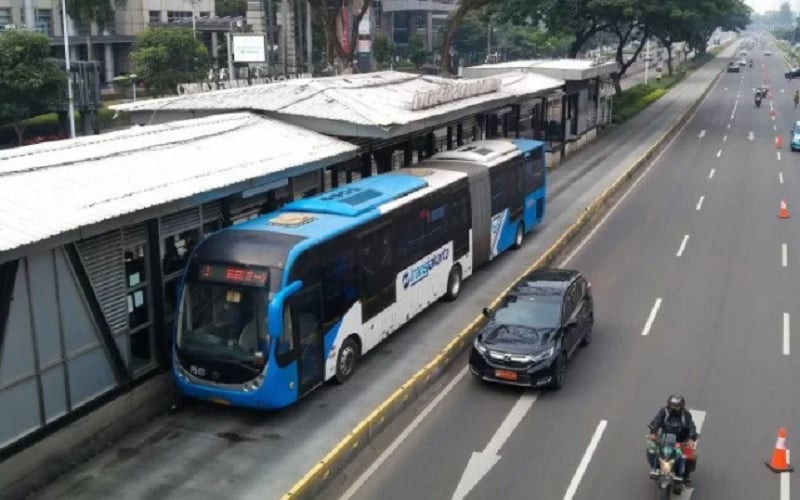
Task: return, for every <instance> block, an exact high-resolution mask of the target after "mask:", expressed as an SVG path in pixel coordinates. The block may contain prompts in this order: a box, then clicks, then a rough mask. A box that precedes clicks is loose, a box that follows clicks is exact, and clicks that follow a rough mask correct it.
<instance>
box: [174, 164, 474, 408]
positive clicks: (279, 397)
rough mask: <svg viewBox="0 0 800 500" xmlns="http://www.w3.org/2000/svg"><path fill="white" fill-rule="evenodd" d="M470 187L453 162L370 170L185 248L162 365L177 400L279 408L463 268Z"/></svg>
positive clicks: (340, 370)
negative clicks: (169, 361) (168, 357)
mask: <svg viewBox="0 0 800 500" xmlns="http://www.w3.org/2000/svg"><path fill="white" fill-rule="evenodd" d="M469 196H470V192H469V186H468V182H467V176H466V175H465V174H463V173H458V172H452V171H437V170H434V169H431V170H424V169H415V170H414V171H400V172H393V173H388V174H381V175H378V176H373V177H369V178H366V179H362V180H360V181H357V182H354V183H351V184H348V185H345V186H341V187H339V188H336V189H333V190H331V191H328V192H326V193H322V194H319V195H316V196H313V197H310V198H307V199H303V200H298V201H296V202H293V203H290V204H289V205H287V206H286V207H284V208H283V209H281V210H279V211H277V212H274V213H272V214H267V215H264V216H262V217H259V218H257V219H254V220H251V221H248V222H245V223H242V224H240V225H237V226H233V227H231V228H227V229H224V230H222V231H219V232H217V233H214V234H212V235H210V236H209V237H208V238H206V240H204V241H203V242H201V243H200V244H199V245H198V246H197V248H196V249H195V251H194V252H193V254H192V256H191V258H190V263H189V265H188V267H187V270H186V273H185V277H184V283H183V285H182V292H181V301H180V306H179V309H178V313H177V314H178V318H177V320H176V335H175V339H176V340H175V352H174V354H175V356H174V374H175V378H176V380H177V384H178V387H179V388H180V390H181V391H182V392H183V393H184V394H186V395H187V396H189V397H193V398H197V399H203V400H207V401H212V402H216V403H219V404H226V405H233V406H248V407H254V408H264V409H271V408H281V407H285V406H288V405H290V404H292V403H293V402H295V401H297V400H298V399H299V398H300V397H302V396H303V395H305V394H307V393H308V392H310V391H312V390H313V389H314V388H315V387H317V386H319V385H320V384H322V383H324V382H325V381H328V380H336V381H338V382H343V381H345V380H346V379H347V378H349V376H350V375H351V374H352V373H353V370H354V367H355V363H356V362H357V360H358V358H359V357H360V356H361V355H362V354H364V353H366V352H368V351H369V350H371V349H372V348H374V347H375V346H376V345H378V344H379V343H380V342H381V341H383V340H384V339H385V338H387V337H388V336H389V335H390V334H391V333H393V332H394V331H396V330H397V329H398V328H400V327H401V326H402V325H404V324H405V323H406V322H408V321H409V320H410V319H411V318H413V317H414V316H415V315H417V314H419V313H420V312H421V311H422V310H424V309H425V308H427V307H428V306H429V305H431V304H432V303H434V302H436V301H437V300H438V299H440V298H442V297H445V296H448V297H450V298H453V299H454V298H455V297H457V296H458V293H459V292H460V283H461V280H462V279H465V278H467V277H469V276H470V275H471V274H472V260H473V259H472V254H471V241H472V231H471V227H470V220H471V219H470V204H469Z"/></svg>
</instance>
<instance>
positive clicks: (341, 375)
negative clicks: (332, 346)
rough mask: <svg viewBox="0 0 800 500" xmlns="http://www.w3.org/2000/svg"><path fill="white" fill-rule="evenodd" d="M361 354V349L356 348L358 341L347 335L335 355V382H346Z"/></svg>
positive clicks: (354, 369)
mask: <svg viewBox="0 0 800 500" xmlns="http://www.w3.org/2000/svg"><path fill="white" fill-rule="evenodd" d="M360 355H361V350H360V349H359V348H358V343H357V342H356V341H355V340H354V339H353V338H352V337H348V338H346V339H345V341H344V342H343V343H342V347H341V348H339V354H338V355H337V356H336V376H335V377H334V378H333V380H334V382H336V383H337V384H344V383H345V382H347V379H349V378H350V377H351V376H352V375H353V372H355V371H356V364H357V363H358V358H359V357H360Z"/></svg>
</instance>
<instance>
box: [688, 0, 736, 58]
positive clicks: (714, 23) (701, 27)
mask: <svg viewBox="0 0 800 500" xmlns="http://www.w3.org/2000/svg"><path fill="white" fill-rule="evenodd" d="M751 12H752V10H751V9H750V7H748V6H747V5H746V4H745V3H744V2H743V1H742V0H703V1H698V2H696V3H695V4H694V8H692V10H691V11H690V12H689V14H688V16H687V22H686V28H687V30H688V31H687V37H688V39H687V40H686V41H687V42H689V45H690V46H691V47H692V48H694V49H696V50H697V52H698V53H699V54H705V52H706V49H707V47H708V40H709V38H711V35H712V34H713V33H714V30H716V29H717V28H721V29H723V30H726V31H738V30H743V29H745V28H746V27H747V25H748V24H750V14H751Z"/></svg>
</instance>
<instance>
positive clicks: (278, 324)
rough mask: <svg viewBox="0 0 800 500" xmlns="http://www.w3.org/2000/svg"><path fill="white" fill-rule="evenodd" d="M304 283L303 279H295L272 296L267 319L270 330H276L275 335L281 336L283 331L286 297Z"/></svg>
mask: <svg viewBox="0 0 800 500" xmlns="http://www.w3.org/2000/svg"><path fill="white" fill-rule="evenodd" d="M302 285H303V283H302V282H301V281H294V282H292V283H290V284H288V285H287V286H286V287H284V288H282V289H281V290H280V291H279V292H278V293H276V294H275V296H274V297H273V298H272V301H270V303H269V305H268V306H267V312H268V313H269V316H268V320H267V321H268V322H269V331H270V332H275V335H277V336H279V337H280V335H281V332H283V306H284V303H285V302H286V299H288V298H289V296H291V295H292V294H293V293H295V292H296V291H298V290H299V289H300V287H301V286H302Z"/></svg>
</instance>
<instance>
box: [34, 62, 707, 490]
mask: <svg viewBox="0 0 800 500" xmlns="http://www.w3.org/2000/svg"><path fill="white" fill-rule="evenodd" d="M722 64H723V63H722V62H720V61H716V62H713V63H711V64H710V65H708V66H707V67H705V68H703V69H701V70H700V71H698V72H697V73H696V74H694V75H692V76H691V77H690V78H689V79H688V80H687V81H685V82H683V83H682V84H681V85H679V86H678V87H676V88H675V89H674V90H673V91H672V92H670V93H669V94H667V96H665V97H664V98H663V99H661V100H659V101H658V102H656V103H655V104H653V105H652V106H650V107H649V108H647V110H645V111H644V112H643V113H642V114H641V115H639V116H637V117H636V118H634V119H633V120H631V121H630V122H629V123H627V124H625V125H624V126H621V127H619V128H617V129H615V130H614V131H613V132H611V133H609V134H608V135H606V136H604V137H603V138H602V139H600V140H599V141H598V142H596V143H595V144H593V145H591V146H588V147H587V148H586V149H584V150H583V151H581V152H579V153H577V154H575V155H574V156H573V157H572V158H571V159H569V160H567V161H566V162H565V163H564V164H562V165H561V166H560V167H559V168H558V169H557V170H556V171H554V172H553V173H552V174H551V176H550V180H549V183H550V187H551V188H552V189H551V199H550V201H549V206H548V209H547V210H548V215H547V221H546V223H545V225H544V226H543V227H542V228H541V229H539V230H538V231H537V232H536V234H535V236H533V237H531V238H529V239H528V240H527V241H526V242H525V244H524V245H523V248H522V249H521V250H520V251H517V252H513V253H512V254H509V255H507V256H505V257H503V258H501V259H498V261H497V262H495V263H494V264H492V265H491V266H488V267H487V268H484V269H482V270H481V271H479V272H478V273H477V274H476V276H474V277H473V278H472V279H470V280H468V281H467V282H465V287H464V290H463V291H462V295H461V297H460V298H459V300H458V301H457V302H455V303H453V304H438V305H436V306H434V307H432V308H431V309H430V310H429V311H427V312H426V313H424V314H423V315H421V316H420V317H419V318H418V319H417V320H415V321H413V322H412V323H411V324H409V325H408V326H407V327H405V328H404V329H403V330H401V331H400V332H398V334H396V335H395V336H394V337H393V338H392V339H390V340H388V341H387V342H386V343H385V344H384V345H383V346H381V347H380V348H379V349H377V351H376V353H375V354H371V355H370V356H367V357H365V359H364V363H363V364H362V365H361V366H360V368H359V371H358V372H357V373H356V375H355V376H354V377H353V378H352V379H351V380H350V381H349V382H348V383H347V384H346V385H344V386H341V387H336V386H331V387H323V388H321V389H319V390H317V391H316V392H315V393H314V394H312V395H310V396H309V397H308V398H306V399H305V400H304V401H302V402H301V403H300V404H298V405H297V406H295V407H294V408H290V409H288V410H285V411H282V412H279V413H276V414H265V413H255V412H247V411H240V410H231V409H227V408H222V409H220V408H213V407H209V406H206V405H202V404H194V403H193V404H190V405H189V406H188V407H187V408H184V409H182V410H180V411H177V412H175V413H174V414H172V415H169V416H167V417H164V418H161V419H158V420H156V421H154V422H153V423H152V424H151V425H149V426H147V427H146V428H144V429H141V430H140V431H139V432H136V433H135V434H132V435H131V436H130V437H129V438H128V439H126V440H124V441H123V442H122V443H120V444H119V445H117V446H115V447H114V448H113V449H111V450H109V451H108V452H107V453H104V454H102V455H101V456H99V457H97V458H96V459H94V460H92V461H91V462H89V463H88V464H85V465H84V466H81V467H79V468H78V469H76V470H75V471H74V472H72V473H70V474H68V475H66V476H65V477H64V478H62V479H61V480H59V481H56V482H55V483H54V484H53V485H51V486H49V487H48V488H47V489H46V490H44V491H42V492H41V494H40V495H37V496H35V497H34V498H105V497H114V498H116V499H119V500H122V499H129V498H130V499H134V498H136V499H139V498H171V499H181V498H192V499H203V498H219V497H220V496H226V497H230V498H237V499H239V498H259V499H263V498H277V497H279V496H280V495H281V494H282V493H284V492H285V491H286V490H287V489H288V488H289V487H290V486H291V484H293V483H294V481H296V480H297V479H299V477H300V476H301V475H302V474H303V473H304V472H305V471H306V470H307V469H308V468H310V467H311V466H312V465H313V464H314V463H315V462H316V461H317V460H319V458H320V457H321V456H323V455H324V453H326V452H327V451H328V450H329V449H330V448H331V447H332V446H333V445H334V444H335V443H336V442H337V441H338V440H339V439H340V438H341V437H342V436H343V435H345V434H346V433H347V432H348V431H349V430H350V429H351V428H352V427H353V426H354V425H355V424H356V423H357V422H358V421H360V420H361V419H362V418H363V417H365V416H366V415H367V414H368V413H369V412H370V411H371V410H372V409H373V408H374V407H375V406H377V405H378V404H379V403H380V402H381V401H382V400H383V399H385V398H386V397H387V396H388V395H389V394H390V393H391V392H392V391H394V390H395V388H396V387H397V386H398V385H400V384H401V383H402V382H403V381H405V380H406V379H407V378H408V377H409V376H410V375H412V374H413V373H414V372H416V371H417V370H418V369H419V368H420V367H421V366H422V365H423V364H424V363H426V362H427V361H428V360H429V359H430V358H431V357H432V356H433V355H434V353H435V352H437V351H438V350H440V349H441V348H442V347H443V346H444V345H445V344H446V343H447V342H448V341H449V340H450V339H451V338H452V336H453V334H454V332H455V331H457V330H458V329H460V328H463V326H465V325H466V324H467V323H468V322H469V321H470V320H471V319H472V318H473V317H474V316H475V315H476V314H477V313H478V311H480V308H481V307H482V306H483V305H484V304H485V303H486V302H487V301H489V300H491V299H492V298H493V297H494V296H496V295H497V294H498V293H499V292H500V291H502V290H503V289H504V288H505V286H506V285H507V284H508V283H509V282H510V281H511V280H512V279H514V278H515V277H516V275H517V273H518V272H519V269H520V268H522V267H524V266H526V265H527V264H529V263H530V262H531V261H532V260H533V259H534V258H535V257H536V256H538V255H539V254H541V253H542V252H543V251H544V249H546V248H547V247H549V246H550V244H552V242H553V241H555V239H556V238H557V237H558V235H560V234H561V233H562V232H563V231H564V229H565V228H566V227H568V226H569V225H570V224H571V223H572V222H573V221H574V220H575V218H576V217H577V214H579V213H580V212H581V211H582V210H583V208H584V207H585V206H586V205H587V204H588V203H589V202H590V201H591V200H593V199H594V198H596V197H597V195H598V194H599V193H600V192H601V191H602V190H603V189H604V188H605V186H607V185H608V184H609V183H610V182H611V181H612V180H615V179H616V178H617V177H618V176H619V175H620V174H621V172H623V171H624V170H625V169H627V167H628V166H629V165H630V164H631V163H632V162H633V161H634V159H636V158H637V157H638V156H640V155H641V154H642V153H643V152H644V150H646V149H647V148H648V146H649V145H650V144H651V143H652V142H653V141H654V140H655V138H656V137H658V136H659V135H661V134H662V133H663V131H664V130H666V129H667V128H668V127H669V125H670V124H671V123H672V121H674V119H675V118H676V117H677V116H679V115H680V113H681V112H682V111H683V110H684V109H686V107H687V106H689V105H690V104H691V102H692V101H693V100H694V99H696V97H697V96H698V95H699V94H700V93H702V89H703V88H704V86H705V85H707V84H708V82H709V81H710V80H711V78H712V77H713V75H714V74H715V72H716V71H718V70H719V69H720V68H721V67H722ZM492 394H493V393H492Z"/></svg>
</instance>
